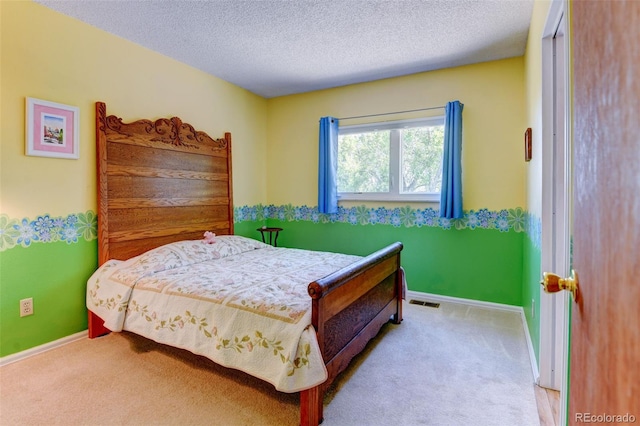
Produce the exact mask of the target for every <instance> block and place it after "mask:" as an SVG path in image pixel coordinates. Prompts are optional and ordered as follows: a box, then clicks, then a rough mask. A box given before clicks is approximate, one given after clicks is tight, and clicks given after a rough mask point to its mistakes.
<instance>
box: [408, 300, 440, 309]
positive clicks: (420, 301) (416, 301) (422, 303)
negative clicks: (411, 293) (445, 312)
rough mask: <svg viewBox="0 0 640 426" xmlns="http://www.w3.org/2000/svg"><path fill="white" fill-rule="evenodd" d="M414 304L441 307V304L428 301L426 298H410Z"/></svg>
mask: <svg viewBox="0 0 640 426" xmlns="http://www.w3.org/2000/svg"><path fill="white" fill-rule="evenodd" d="M409 303H411V304H412V305H420V306H428V307H429V308H439V307H440V304H439V303H435V302H427V301H426V300H415V299H411V300H409Z"/></svg>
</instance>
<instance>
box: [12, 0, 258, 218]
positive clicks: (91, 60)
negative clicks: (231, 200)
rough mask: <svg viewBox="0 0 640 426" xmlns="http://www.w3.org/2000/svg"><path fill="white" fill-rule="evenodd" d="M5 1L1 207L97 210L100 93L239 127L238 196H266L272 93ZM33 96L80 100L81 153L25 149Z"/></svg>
mask: <svg viewBox="0 0 640 426" xmlns="http://www.w3.org/2000/svg"><path fill="white" fill-rule="evenodd" d="M0 10H1V13H0V16H1V24H2V25H1V43H2V44H1V54H2V61H1V65H0V67H1V68H0V76H1V81H0V93H1V95H2V96H1V104H0V112H1V116H0V128H1V130H0V142H1V143H0V147H1V152H0V184H1V187H0V203H1V204H0V213H4V214H7V215H8V216H10V217H14V218H22V217H30V218H33V217H34V216H35V215H39V214H44V213H49V214H51V215H63V214H68V213H75V212H80V211H86V210H94V211H95V210H96V178H95V113H94V104H95V102H96V101H104V102H106V104H107V113H109V114H115V115H117V116H119V117H121V118H123V120H124V121H131V120H137V119H140V118H149V119H152V118H161V117H171V116H178V117H180V118H182V119H183V120H184V121H185V122H188V123H189V124H191V125H193V126H194V127H195V128H196V129H198V130H203V131H205V132H207V133H209V134H210V135H211V136H213V137H220V136H222V135H223V133H224V132H231V133H232V137H233V172H234V197H235V204H236V205H245V204H256V203H265V202H266V201H267V200H266V183H265V182H264V176H266V174H267V170H266V167H267V165H266V163H265V162H264V161H263V159H264V157H265V155H266V141H265V135H266V126H267V122H266V116H267V113H266V108H267V102H266V100H265V99H263V98H261V97H259V96H256V95H254V94H252V93H250V92H248V91H246V90H244V89H240V88H238V87H237V86H234V85H232V84H230V83H227V82H225V81H223V80H220V79H218V78H215V77H212V76H211V75H208V74H206V73H204V72H201V71H199V70H196V69H194V68H192V67H189V66H187V65H185V64H182V63H180V62H177V61H175V60H173V59H169V58H167V57H165V56H163V55H160V54H158V53H155V52H152V51H150V50H148V49H146V48H143V47H141V46H139V45H137V44H134V43H131V42H129V41H126V40H124V39H122V38H119V37H116V36H114V35H111V34H109V33H106V32H104V31H101V30H98V29H96V28H95V27H92V26H89V25H87V24H85V23H82V22H80V21H77V20H75V19H72V18H69V17H67V16H65V15H62V14H60V13H57V12H54V11H52V10H50V9H48V8H46V7H44V6H41V5H39V4H36V3H32V2H6V1H1V2H0ZM221 59H223V58H221ZM25 97H34V98H38V99H44V100H49V101H53V102H58V103H62V104H67V105H73V106H77V107H79V108H80V159H79V160H60V159H51V158H43V157H28V156H26V155H25Z"/></svg>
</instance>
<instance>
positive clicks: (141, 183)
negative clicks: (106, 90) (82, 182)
mask: <svg viewBox="0 0 640 426" xmlns="http://www.w3.org/2000/svg"><path fill="white" fill-rule="evenodd" d="M96 148H97V160H98V167H97V169H98V241H99V247H98V259H99V264H100V265H102V264H103V263H104V262H106V261H107V260H109V259H122V260H123V259H128V258H130V257H133V256H136V255H138V254H141V253H143V252H145V251H147V250H149V249H152V248H155V247H158V246H160V245H163V244H167V243H170V242H174V241H179V240H187V239H200V238H202V236H203V233H204V232H205V231H212V232H215V233H216V234H218V235H227V234H233V196H232V181H231V134H230V133H225V135H224V138H220V139H213V138H211V137H209V136H208V135H207V134H206V133H204V132H200V131H196V130H195V129H194V128H193V127H192V126H191V125H189V124H187V123H183V122H182V120H180V119H179V118H177V117H172V118H170V119H165V118H162V119H159V120H155V121H150V120H138V121H135V122H133V123H123V122H122V119H120V118H118V117H116V116H114V115H110V116H107V107H106V105H105V104H104V103H103V102H97V103H96Z"/></svg>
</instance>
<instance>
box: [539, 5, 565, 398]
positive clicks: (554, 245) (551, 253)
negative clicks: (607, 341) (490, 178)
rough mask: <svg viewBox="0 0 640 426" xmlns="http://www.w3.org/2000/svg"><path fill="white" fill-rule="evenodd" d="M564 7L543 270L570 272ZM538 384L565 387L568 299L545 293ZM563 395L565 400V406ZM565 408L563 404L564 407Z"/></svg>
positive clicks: (551, 99) (558, 19)
mask: <svg viewBox="0 0 640 426" xmlns="http://www.w3.org/2000/svg"><path fill="white" fill-rule="evenodd" d="M566 21H567V19H566V11H565V2H564V1H556V2H554V3H552V6H551V8H550V11H549V15H548V16H547V22H546V25H545V30H544V33H543V40H542V55H543V58H542V64H543V77H542V80H543V81H542V84H543V123H542V125H543V138H542V139H543V140H542V144H543V147H542V151H543V152H542V156H543V159H542V194H543V200H542V259H541V268H542V271H554V272H556V273H558V274H561V275H563V276H568V275H569V271H570V230H571V223H570V217H571V215H570V201H569V200H570V187H571V176H570V175H571V173H570V172H571V146H570V138H569V127H570V126H569V117H570V112H569V105H570V103H569V101H568V100H569V91H568V87H569V73H568V68H567V63H568V60H567V57H568V40H567V39H568V37H567V31H566ZM540 291H541V294H540V354H539V357H540V359H539V369H540V371H539V373H540V377H539V380H538V384H539V385H540V386H542V387H545V388H549V389H555V390H559V391H562V390H563V387H564V386H565V384H566V378H567V374H566V371H567V370H566V368H567V365H566V360H567V346H568V340H567V339H568V333H567V330H568V300H569V298H568V296H567V293H565V292H562V293H558V294H547V293H545V292H544V291H542V289H541V290H540ZM563 398H564V395H561V401H562V400H563ZM561 405H562V407H561V408H564V404H561Z"/></svg>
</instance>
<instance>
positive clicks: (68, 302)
mask: <svg viewBox="0 0 640 426" xmlns="http://www.w3.org/2000/svg"><path fill="white" fill-rule="evenodd" d="M97 264H98V244H97V241H96V240H95V239H94V240H91V241H87V240H85V239H83V238H81V239H79V240H78V241H77V242H71V243H67V242H64V241H57V242H51V243H47V244H42V243H32V244H29V246H28V247H23V246H21V245H17V246H15V247H13V248H11V249H9V250H5V251H2V252H0V275H1V277H2V279H1V281H0V356H6V355H10V354H13V353H16V352H20V351H24V350H27V349H30V348H32V347H35V346H39V345H42V344H45V343H49V342H51V341H54V340H57V339H60V338H63V337H66V336H69V335H72V334H74V333H78V332H80V331H83V330H86V329H87V310H86V308H85V291H86V283H87V279H88V278H89V277H90V276H91V274H92V273H93V271H95V269H96V267H97ZM28 297H31V298H33V308H34V309H33V310H34V314H33V315H30V316H26V317H20V313H19V301H20V300H21V299H24V298H28Z"/></svg>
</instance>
